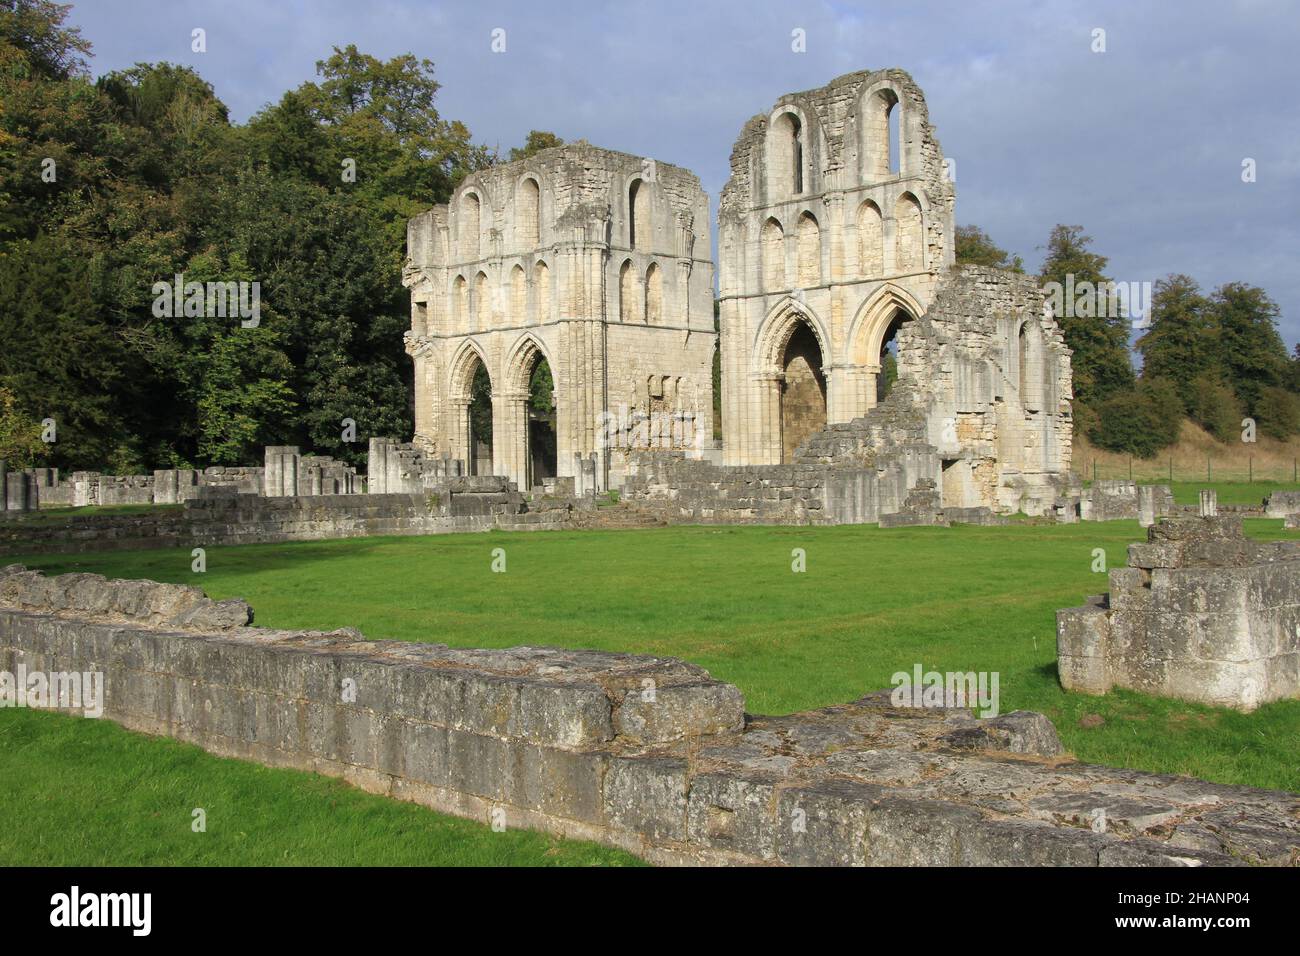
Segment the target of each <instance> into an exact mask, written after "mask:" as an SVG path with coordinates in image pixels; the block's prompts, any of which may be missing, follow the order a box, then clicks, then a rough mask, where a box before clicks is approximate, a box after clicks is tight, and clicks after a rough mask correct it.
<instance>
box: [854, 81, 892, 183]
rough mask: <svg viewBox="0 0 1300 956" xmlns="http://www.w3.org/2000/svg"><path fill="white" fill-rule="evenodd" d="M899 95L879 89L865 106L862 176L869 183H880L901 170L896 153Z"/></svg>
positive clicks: (863, 110) (863, 109)
mask: <svg viewBox="0 0 1300 956" xmlns="http://www.w3.org/2000/svg"><path fill="white" fill-rule="evenodd" d="M897 107H898V95H897V94H896V93H895V92H894V91H893V90H889V89H885V90H877V91H876V92H874V93H872V94H871V95H870V96H868V97H867V99H866V101H865V102H864V103H863V105H862V145H861V149H862V156H863V162H862V174H863V176H865V177H866V179H867V180H868V181H869V182H878V181H880V180H883V179H888V178H889V177H890V173H891V171H897V170H898V168H899V167H898V164H897V155H898V154H897V150H896V147H897V146H898V145H899V143H900V136H899V134H898V132H897V130H898V128H899V127H900V125H901V122H900V116H901V111H900V110H899V109H898V108H897Z"/></svg>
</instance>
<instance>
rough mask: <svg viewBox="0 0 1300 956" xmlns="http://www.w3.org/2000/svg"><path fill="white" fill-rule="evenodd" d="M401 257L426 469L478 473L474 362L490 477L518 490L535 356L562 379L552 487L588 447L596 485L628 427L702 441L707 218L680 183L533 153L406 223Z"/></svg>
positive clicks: (551, 152) (580, 146)
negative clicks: (660, 425)
mask: <svg viewBox="0 0 1300 956" xmlns="http://www.w3.org/2000/svg"><path fill="white" fill-rule="evenodd" d="M633 193H635V200H634V199H633ZM634 206H635V209H634V208H633V207H634ZM634 219H635V220H636V222H635V224H634V223H633V220H634ZM636 230H639V231H636ZM407 245H408V257H409V261H408V264H407V268H406V271H405V275H404V279H403V281H404V283H405V284H406V285H407V286H408V287H409V288H410V289H411V299H412V328H411V331H410V333H408V335H407V337H406V342H407V351H408V352H409V353H410V354H411V355H412V357H413V360H414V362H415V381H416V392H415V407H416V426H415V438H414V442H413V443H414V444H415V445H416V446H417V447H419V448H420V449H422V450H423V451H424V452H426V453H427V454H428V455H430V456H431V457H437V458H440V457H443V456H446V457H448V458H450V459H453V460H459V461H462V462H465V463H466V466H465V467H466V468H467V470H472V468H471V466H470V465H469V463H470V462H471V459H472V458H473V457H474V456H473V453H472V450H471V437H470V434H469V421H468V407H469V405H468V403H469V398H470V391H469V389H470V384H471V382H472V377H473V374H474V370H475V369H476V368H477V367H478V364H479V363H481V364H482V366H483V367H484V368H485V369H486V371H487V373H488V376H489V378H490V379H491V383H492V403H493V404H492V422H493V448H492V454H491V457H492V469H493V470H494V471H496V472H498V473H500V474H501V475H503V476H505V477H507V478H509V479H510V480H511V481H513V482H515V483H516V485H517V486H518V487H520V488H527V487H529V484H530V482H529V479H530V474H529V470H530V469H529V464H528V460H527V458H528V446H527V438H526V434H525V432H526V428H525V422H526V408H525V402H526V400H527V397H528V396H527V391H528V381H527V379H528V375H529V373H530V372H531V370H532V367H533V365H534V363H535V362H536V361H537V360H538V357H539V356H540V357H542V358H545V360H546V361H547V363H548V364H549V366H550V368H551V372H552V376H553V377H554V380H555V384H556V407H557V420H556V423H555V427H556V440H557V450H558V454H557V462H556V466H557V475H558V476H560V477H575V466H574V462H575V461H576V460H577V459H576V458H575V456H581V457H582V458H583V459H588V458H589V457H590V455H591V454H593V453H595V454H597V455H598V456H599V457H600V459H601V467H600V475H601V481H602V487H605V484H604V483H605V481H606V479H605V475H606V473H607V471H608V469H609V468H611V467H613V468H615V469H617V468H618V466H619V462H618V461H617V460H614V461H611V462H606V461H605V454H606V448H607V447H610V446H612V447H613V448H614V449H615V450H618V449H621V448H622V447H623V446H624V445H625V444H626V443H627V442H628V440H629V437H630V431H631V428H630V425H629V423H635V422H636V421H637V420H638V417H639V416H646V417H655V418H657V419H670V420H678V421H679V422H680V423H681V424H680V425H679V428H680V429H682V430H686V431H689V432H692V433H698V434H704V435H708V436H710V438H711V436H712V430H713V403H712V361H713V352H714V349H715V346H716V338H717V337H716V335H715V333H714V329H713V262H712V259H711V250H710V238H709V207H708V198H707V197H706V196H705V194H704V192H703V191H702V190H701V188H700V184H699V180H698V179H697V178H696V177H695V176H694V175H693V174H691V173H690V172H688V171H686V170H684V169H680V168H678V167H676V166H672V165H670V164H668V163H662V162H656V161H653V160H649V159H646V158H643V157H639V156H632V155H629V154H627V153H619V152H614V151H611V150H605V149H599V148H597V147H594V146H591V145H589V144H586V143H582V142H579V143H573V144H568V145H565V146H561V147H557V148H554V149H548V150H543V151H541V152H539V153H537V154H535V155H533V156H530V157H528V158H527V159H524V160H520V161H518V162H514V163H507V164H504V165H501V166H497V167H493V168H492V169H489V170H484V171H482V172H479V173H475V174H473V175H471V176H469V177H468V178H467V179H466V180H465V181H464V182H463V183H462V184H461V185H460V186H459V187H457V190H456V192H455V194H454V195H453V197H452V199H451V202H450V203H449V204H448V205H447V206H437V207H434V208H433V209H431V210H430V211H428V212H426V213H424V214H422V215H420V216H417V217H416V218H414V219H412V220H411V222H410V225H409V228H408V233H407ZM533 484H540V482H533Z"/></svg>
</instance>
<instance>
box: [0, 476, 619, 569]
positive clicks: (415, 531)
mask: <svg viewBox="0 0 1300 956" xmlns="http://www.w3.org/2000/svg"><path fill="white" fill-rule="evenodd" d="M209 490H210V491H212V492H214V493H212V494H210V495H208V496H205V497H200V498H196V499H192V500H189V501H185V502H183V503H182V505H181V507H179V508H162V509H150V510H148V511H146V512H144V513H138V514H112V513H109V514H71V515H67V516H65V517H48V516H40V517H36V516H30V517H28V516H23V515H15V516H13V517H12V518H11V519H10V520H8V521H4V522H0V555H25V554H54V553H76V552H83V551H123V550H132V551H133V550H146V549H150V548H181V547H183V548H193V547H196V546H203V547H206V546H210V545H237V544H272V543H277V542H281V541H318V540H326V539H332V538H356V537H370V536H375V535H427V534H448V533H453V532H481V531H491V530H494V529H496V530H502V531H538V530H547V529H552V528H564V527H572V526H574V522H575V520H576V519H577V518H578V517H579V512H581V511H584V510H586V511H593V510H594V509H595V502H594V499H591V498H587V499H575V498H559V499H555V500H540V501H534V502H527V503H526V502H525V501H524V500H523V496H522V495H520V494H519V492H517V491H516V490H515V489H514V488H513V487H512V486H511V485H510V483H509V482H507V481H506V480H505V479H504V478H496V477H492V476H484V477H475V476H462V477H449V478H446V479H443V480H441V481H439V482H436V483H432V484H430V485H428V486H426V487H424V488H422V490H421V491H420V492H418V493H389V494H373V495H320V496H316V497H312V496H292V497H290V496H277V497H265V496H262V495H250V494H240V493H238V491H237V489H234V488H230V489H209ZM216 492H219V493H216Z"/></svg>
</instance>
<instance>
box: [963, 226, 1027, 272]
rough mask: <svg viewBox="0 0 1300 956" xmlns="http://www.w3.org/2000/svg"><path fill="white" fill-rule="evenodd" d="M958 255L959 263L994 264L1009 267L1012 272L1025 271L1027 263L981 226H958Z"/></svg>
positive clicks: (1002, 267)
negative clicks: (1008, 250)
mask: <svg viewBox="0 0 1300 956" xmlns="http://www.w3.org/2000/svg"><path fill="white" fill-rule="evenodd" d="M956 257H957V261H958V262H959V263H969V264H971V265H976V266H993V267H994V268H996V269H1009V270H1011V271H1012V272H1024V271H1025V263H1024V260H1023V259H1021V258H1020V256H1013V255H1012V254H1011V253H1009V252H1007V251H1006V250H1005V249H1002V248H1000V247H999V246H998V245H997V244H996V243H995V242H994V241H993V240H992V239H991V238H990V237H989V234H988V233H987V232H985V231H984V230H983V229H981V228H980V227H979V226H958V227H957V231H956Z"/></svg>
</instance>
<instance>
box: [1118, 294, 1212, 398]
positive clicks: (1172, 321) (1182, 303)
mask: <svg viewBox="0 0 1300 956" xmlns="http://www.w3.org/2000/svg"><path fill="white" fill-rule="evenodd" d="M1209 304H1210V303H1209V300H1208V299H1207V298H1206V297H1205V296H1203V295H1202V294H1201V290H1200V287H1199V286H1198V285H1197V284H1196V282H1195V280H1194V279H1192V278H1191V277H1190V276H1186V275H1170V276H1166V277H1165V278H1163V279H1160V280H1159V281H1157V282H1156V285H1155V291H1154V294H1153V295H1152V298H1151V325H1150V327H1149V328H1148V329H1147V331H1146V332H1145V333H1144V334H1143V335H1142V337H1141V338H1139V339H1138V340H1137V343H1136V346H1137V350H1138V352H1139V353H1141V355H1142V377H1143V378H1165V379H1168V380H1169V381H1171V382H1173V383H1174V387H1175V388H1176V389H1177V390H1178V397H1179V398H1180V399H1181V400H1182V403H1183V408H1184V409H1190V408H1191V407H1192V404H1193V394H1194V391H1195V383H1196V381H1197V379H1199V378H1200V377H1201V376H1203V375H1207V374H1209V375H1212V376H1215V377H1217V376H1218V375H1219V374H1220V368H1221V366H1220V362H1219V350H1218V347H1217V343H1216V336H1215V334H1214V331H1215V330H1214V326H1213V324H1212V321H1211V315H1210V309H1209Z"/></svg>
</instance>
